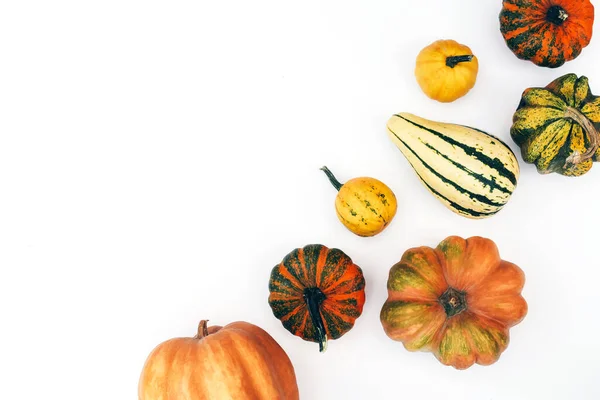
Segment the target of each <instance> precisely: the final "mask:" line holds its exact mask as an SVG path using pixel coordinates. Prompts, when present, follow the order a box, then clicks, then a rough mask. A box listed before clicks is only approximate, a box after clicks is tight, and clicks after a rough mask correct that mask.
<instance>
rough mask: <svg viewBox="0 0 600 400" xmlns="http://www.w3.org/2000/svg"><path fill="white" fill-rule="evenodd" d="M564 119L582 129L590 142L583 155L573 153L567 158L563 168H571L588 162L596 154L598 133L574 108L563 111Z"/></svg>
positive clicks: (599, 136)
mask: <svg viewBox="0 0 600 400" xmlns="http://www.w3.org/2000/svg"><path fill="white" fill-rule="evenodd" d="M565 118H570V119H572V120H573V122H575V123H576V124H578V125H579V126H581V129H583V131H584V132H585V133H586V134H587V137H588V140H589V142H590V146H589V148H588V149H587V151H586V152H585V153H583V154H580V153H579V152H578V151H574V152H573V154H571V155H570V156H569V157H567V160H566V162H565V168H573V167H575V166H576V165H577V164H580V163H582V162H584V161H586V160H589V159H590V158H592V157H593V156H594V154H596V151H597V150H598V146H600V133H598V130H597V129H596V127H595V126H594V124H593V123H592V121H590V120H589V118H588V117H586V116H585V115H583V114H582V113H581V111H579V110H578V109H576V108H573V107H567V110H566V111H565Z"/></svg>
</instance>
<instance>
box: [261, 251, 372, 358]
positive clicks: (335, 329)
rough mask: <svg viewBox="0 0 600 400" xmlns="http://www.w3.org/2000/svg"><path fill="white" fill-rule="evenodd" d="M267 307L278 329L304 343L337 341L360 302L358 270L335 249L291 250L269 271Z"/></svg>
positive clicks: (361, 285) (358, 310)
mask: <svg viewBox="0 0 600 400" xmlns="http://www.w3.org/2000/svg"><path fill="white" fill-rule="evenodd" d="M269 291H270V296H269V305H270V306H271V309H272V310H273V314H274V315H275V317H277V318H278V319H279V320H281V323H282V324H283V326H284V327H285V328H286V329H287V330H288V331H290V332H291V333H293V334H294V335H296V336H299V337H301V338H302V339H304V340H308V341H311V342H317V343H319V350H320V351H321V352H323V351H325V349H326V347H327V339H328V338H329V339H338V338H340V337H341V336H342V335H344V334H345V333H346V332H348V331H349V330H350V329H351V328H352V327H353V326H354V322H355V321H356V319H357V318H358V317H359V316H360V314H361V313H362V309H363V305H364V303H365V279H364V277H363V273H362V270H361V269H360V267H359V266H357V265H355V264H354V263H353V262H352V260H351V259H350V257H348V256H347V255H346V254H345V253H344V252H343V251H341V250H338V249H328V248H327V247H325V246H323V245H320V244H311V245H308V246H305V247H304V248H301V249H295V250H294V251H292V252H291V253H289V254H288V255H286V256H285V258H284V259H283V261H282V262H281V263H280V264H279V265H277V266H276V267H275V268H273V270H272V271H271V279H270V280H269Z"/></svg>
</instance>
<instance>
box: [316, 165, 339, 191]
mask: <svg viewBox="0 0 600 400" xmlns="http://www.w3.org/2000/svg"><path fill="white" fill-rule="evenodd" d="M321 171H323V172H325V175H327V177H328V178H329V182H331V184H332V185H333V187H334V188H335V189H336V190H337V191H339V190H340V189H341V188H342V186H344V185H343V184H341V183H340V181H338V180H337V178H336V177H335V176H334V175H333V172H331V171H330V170H329V168H327V167H322V168H321Z"/></svg>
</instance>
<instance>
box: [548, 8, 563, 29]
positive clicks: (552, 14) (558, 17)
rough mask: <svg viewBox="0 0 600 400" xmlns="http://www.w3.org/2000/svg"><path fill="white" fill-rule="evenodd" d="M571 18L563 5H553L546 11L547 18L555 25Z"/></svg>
mask: <svg viewBox="0 0 600 400" xmlns="http://www.w3.org/2000/svg"><path fill="white" fill-rule="evenodd" d="M567 18H569V14H567V12H566V11H565V9H564V8H562V7H561V6H552V7H550V8H549V9H548V12H547V13H546V20H547V21H548V22H552V23H553V24H554V25H558V26H560V25H562V24H564V23H565V21H566V20H567Z"/></svg>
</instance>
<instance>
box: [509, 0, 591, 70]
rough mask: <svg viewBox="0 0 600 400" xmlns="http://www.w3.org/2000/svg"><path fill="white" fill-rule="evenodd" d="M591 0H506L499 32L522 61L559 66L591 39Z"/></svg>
mask: <svg viewBox="0 0 600 400" xmlns="http://www.w3.org/2000/svg"><path fill="white" fill-rule="evenodd" d="M593 25H594V6H593V5H592V3H591V2H590V0H527V1H523V0H504V1H503V7H502V11H501V12H500V31H501V32H502V35H503V36H504V40H506V44H507V45H508V47H509V48H510V49H511V50H512V51H513V53H515V55H516V56H517V57H519V58H521V59H523V60H529V61H531V62H533V63H535V64H537V65H540V66H542V67H550V68H556V67H560V66H561V65H563V64H564V63H565V62H566V61H570V60H573V59H574V58H576V57H577V56H578V55H579V54H580V53H581V50H582V49H583V48H584V47H586V46H587V45H588V44H589V43H590V40H591V39H592V28H593Z"/></svg>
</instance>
